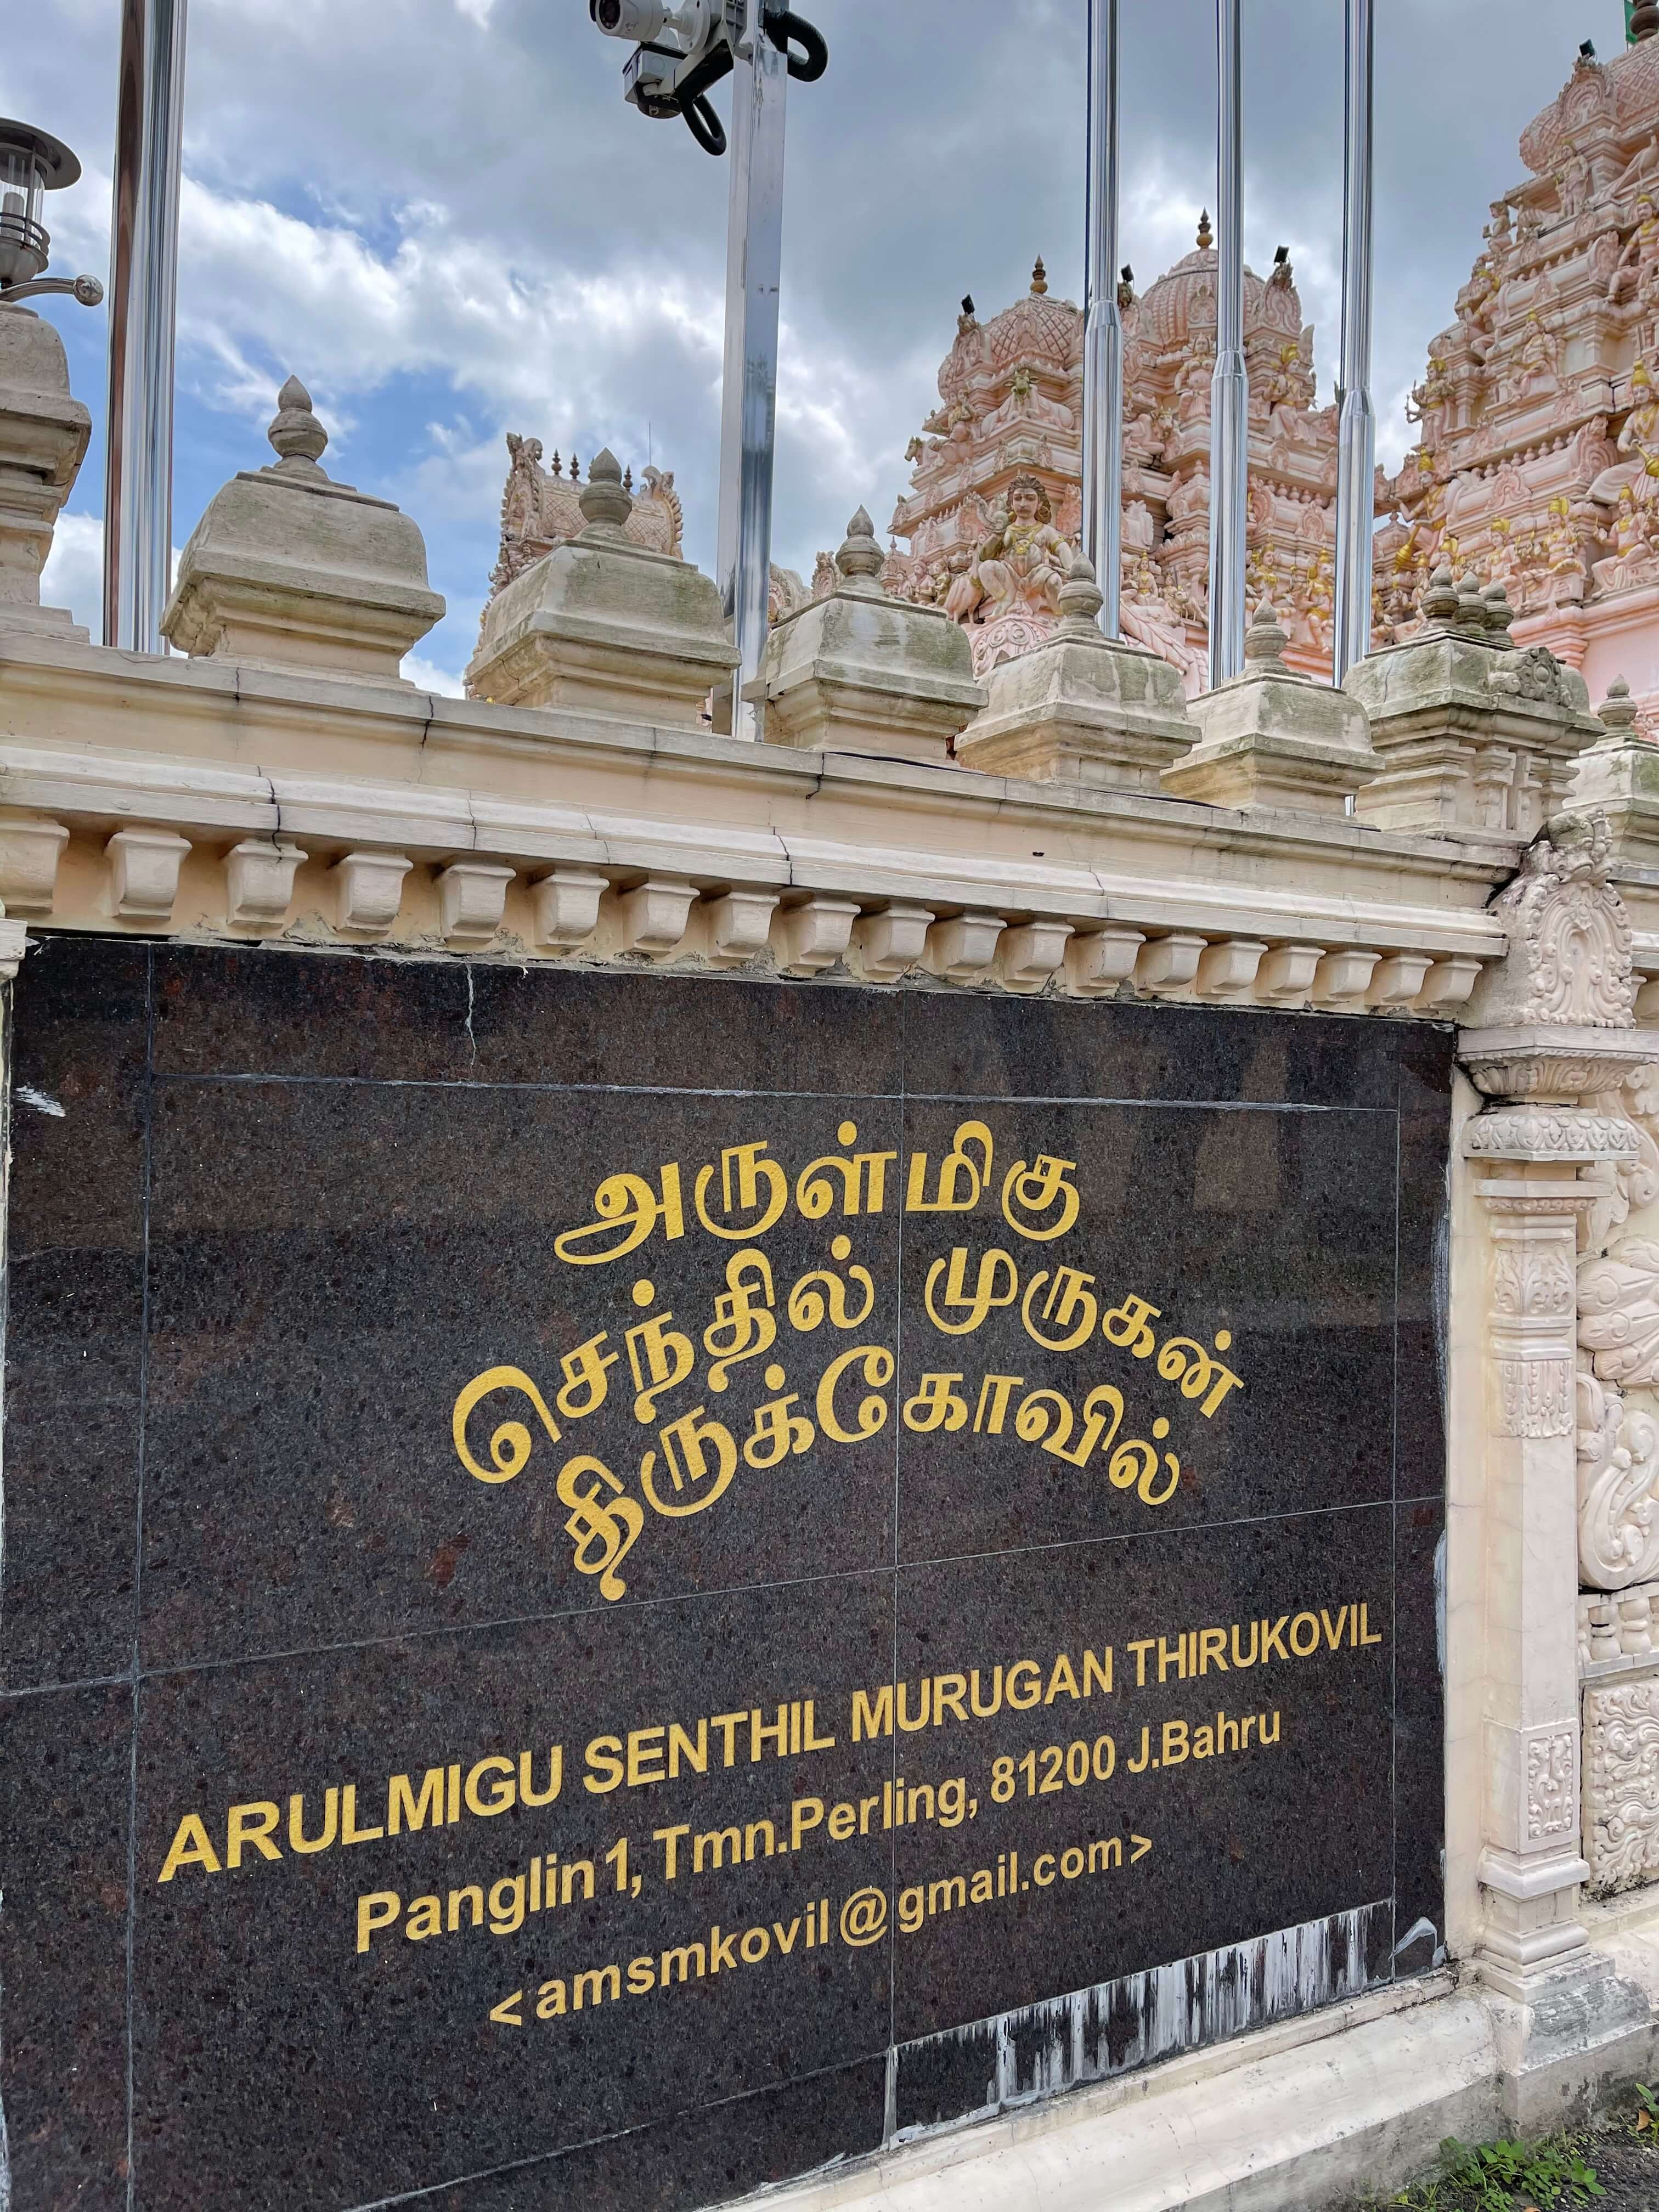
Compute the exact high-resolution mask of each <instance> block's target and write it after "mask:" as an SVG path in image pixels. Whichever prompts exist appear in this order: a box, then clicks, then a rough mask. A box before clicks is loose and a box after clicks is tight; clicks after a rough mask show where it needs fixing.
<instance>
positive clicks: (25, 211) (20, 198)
mask: <svg viewBox="0 0 1659 2212" xmlns="http://www.w3.org/2000/svg"><path fill="white" fill-rule="evenodd" d="M80 173H81V164H80V163H79V162H78V161H76V158H75V156H74V155H73V154H71V153H70V149H69V148H68V147H67V146H65V145H64V143H63V141H62V139H61V138H54V137H52V134H51V132H50V131H37V130H36V129H35V128H34V126H33V124H30V123H15V122H12V121H11V120H9V118H4V117H0V307H9V306H11V305H12V304H13V303H14V302H15V301H19V300H28V299H33V298H35V297H37V296H38V295H40V293H43V292H67V293H69V294H70V295H72V297H74V298H75V299H77V300H78V301H80V302H81V304H82V307H96V306H97V305H98V302H99V301H100V300H101V299H102V298H103V296H104V288H103V286H102V285H101V284H100V283H99V282H98V279H97V278H96V277H95V276H42V275H41V273H40V272H41V270H43V269H44V268H45V267H46V263H47V261H48V260H49V259H50V258H51V255H52V239H51V236H50V234H48V232H47V229H46V224H45V223H44V222H42V221H41V220H40V216H41V210H42V208H43V205H44V203H45V199H46V194H47V193H48V192H52V191H59V190H61V188H62V187H63V186H64V185H72V184H73V183H74V182H75V180H76V178H77V177H78V176H79V175H80Z"/></svg>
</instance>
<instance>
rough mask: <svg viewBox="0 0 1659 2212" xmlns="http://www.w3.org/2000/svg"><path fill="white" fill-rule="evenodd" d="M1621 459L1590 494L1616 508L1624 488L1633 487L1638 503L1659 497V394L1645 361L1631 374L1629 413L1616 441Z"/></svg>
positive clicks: (1596, 482)
mask: <svg viewBox="0 0 1659 2212" xmlns="http://www.w3.org/2000/svg"><path fill="white" fill-rule="evenodd" d="M1616 443H1617V447H1618V451H1619V453H1620V455H1621V456H1622V458H1621V459H1619V460H1617V461H1615V462H1613V465H1612V466H1611V467H1610V468H1605V469H1603V470H1602V471H1601V474H1600V475H1599V476H1598V477H1596V478H1595V482H1594V483H1592V484H1591V485H1590V488H1589V497H1590V498H1591V499H1593V500H1594V501H1596V503H1597V504H1598V505H1599V506H1601V507H1616V506H1617V505H1618V502H1619V495H1620V491H1621V490H1622V489H1624V487H1625V486H1626V484H1628V485H1629V486H1630V487H1631V491H1632V496H1633V497H1634V499H1635V500H1636V502H1637V504H1638V506H1642V507H1645V506H1648V505H1649V504H1650V503H1651V502H1652V501H1655V500H1659V397H1656V394H1655V392H1654V386H1653V377H1652V374H1651V372H1650V370H1649V368H1648V365H1647V363H1646V362H1644V361H1638V362H1637V364H1636V366H1635V368H1633V369H1632V371H1631V374H1630V412H1629V414H1628V415H1627V416H1626V417H1625V422H1624V427H1623V428H1622V429H1621V430H1620V433H1619V436H1618V439H1617V441H1616Z"/></svg>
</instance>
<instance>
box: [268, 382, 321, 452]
mask: <svg viewBox="0 0 1659 2212" xmlns="http://www.w3.org/2000/svg"><path fill="white" fill-rule="evenodd" d="M265 435H266V437H268V438H269V439H270V442H271V444H272V445H273V446H274V447H276V455H277V459H276V466H277V467H278V468H279V469H281V470H282V471H283V472H284V474H286V475H289V476H292V475H297V474H301V473H303V474H304V475H307V476H320V475H321V474H322V471H321V470H320V469H319V466H318V463H319V461H320V460H321V459H322V457H323V454H324V452H325V449H326V447H327V445H328V432H327V431H326V430H325V429H324V428H323V426H322V424H321V423H320V422H319V421H318V420H317V417H316V416H315V415H313V412H312V411H311V394H310V393H309V392H307V390H306V388H305V386H304V385H303V384H301V381H300V380H299V378H298V377H297V376H290V377H289V380H288V381H287V383H286V384H284V385H283V388H282V390H281V391H280V392H278V393H277V394H276V414H275V415H274V416H272V417H271V420H270V426H269V428H267V429H266V431H265Z"/></svg>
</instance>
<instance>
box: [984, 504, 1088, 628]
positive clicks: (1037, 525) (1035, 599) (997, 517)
mask: <svg viewBox="0 0 1659 2212" xmlns="http://www.w3.org/2000/svg"><path fill="white" fill-rule="evenodd" d="M1053 517H1054V509H1053V508H1052V507H1050V505H1049V503H1048V493H1047V492H1046V491H1044V489H1042V485H1041V484H1040V483H1038V481H1037V479H1036V477H1015V478H1014V481H1013V483H1012V484H1011V485H1010V486H1009V488H1008V504H1007V507H1006V511H1001V510H1000V511H999V512H998V513H996V514H994V516H993V517H992V525H993V526H992V531H991V535H990V536H989V537H988V538H986V540H985V541H984V543H983V544H981V547H980V549H979V553H978V557H977V558H976V560H975V563H974V568H973V575H974V577H975V581H976V582H977V584H978V586H979V589H980V592H981V594H982V596H983V599H984V601H985V612H984V617H983V618H984V619H985V620H987V621H994V620H995V619H996V617H998V616H999V615H1006V614H1013V613H1016V612H1021V611H1029V612H1031V613H1038V614H1050V615H1055V616H1058V614H1059V612H1060V586H1062V585H1063V584H1064V583H1065V582H1066V579H1067V578H1068V577H1069V576H1070V574H1071V573H1072V560H1073V549H1072V547H1071V546H1070V545H1069V544H1067V543H1066V540H1065V538H1062V537H1061V536H1060V532H1059V531H1057V530H1056V529H1055V528H1054V520H1053Z"/></svg>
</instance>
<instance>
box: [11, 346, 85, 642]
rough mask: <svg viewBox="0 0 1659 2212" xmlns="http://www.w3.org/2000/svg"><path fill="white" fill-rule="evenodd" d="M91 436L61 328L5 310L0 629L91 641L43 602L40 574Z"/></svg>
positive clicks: (57, 609)
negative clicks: (72, 384) (72, 380)
mask: <svg viewBox="0 0 1659 2212" xmlns="http://www.w3.org/2000/svg"><path fill="white" fill-rule="evenodd" d="M91 434H92V417H91V416H90V415H88V412H87V410H86V409H85V408H84V407H83V406H82V404H81V403H80V401H79V400H78V399H76V398H73V397H72V396H71V394H70V381H69V363H68V361H67V359H66V358H65V356H64V342H63V340H62V339H61V338H60V337H58V333H57V331H55V330H54V329H53V328H52V325H51V324H50V323H48V322H46V321H44V320H43V319H41V318H40V316H39V315H36V314H34V313H32V312H31V311H30V310H29V309H28V308H27V307H0V631H6V630H15V629H22V630H28V631H30V632H32V633H34V634H36V635H41V636H45V637H53V638H57V639H58V640H59V641H64V642H71V641H72V642H74V643H76V644H79V645H84V644H85V643H86V641H87V633H86V632H85V630H84V629H81V628H80V626H79V625H78V624H77V623H73V622H71V621H70V613H69V610H68V608H67V607H43V606H42V605H40V571H41V569H42V568H45V566H46V556H47V555H48V553H50V552H51V550H52V532H53V530H54V528H55V526H56V525H57V521H58V513H59V512H60V510H61V509H62V507H63V505H64V501H65V500H66V499H67V498H68V497H69V495H70V491H71V490H72V489H74V484H75V479H76V474H77V473H78V471H79V470H80V466H81V461H82V456H83V455H84V454H85V453H86V450H87V441H88V438H89V437H90V435H91Z"/></svg>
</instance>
